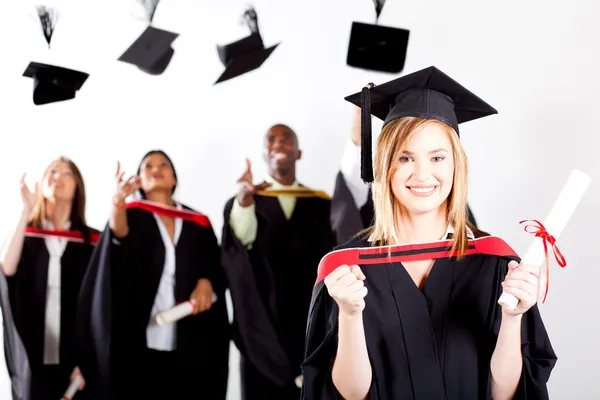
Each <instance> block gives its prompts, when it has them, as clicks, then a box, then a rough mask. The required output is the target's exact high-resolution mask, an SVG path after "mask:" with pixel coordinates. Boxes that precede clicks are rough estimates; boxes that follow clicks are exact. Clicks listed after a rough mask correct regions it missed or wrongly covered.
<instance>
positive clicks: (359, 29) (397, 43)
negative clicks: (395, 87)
mask: <svg viewBox="0 0 600 400" xmlns="http://www.w3.org/2000/svg"><path fill="white" fill-rule="evenodd" d="M373 2H374V3H375V11H376V13H377V20H378V19H379V15H380V14H381V10H382V9H383V5H384V4H385V0H373ZM409 35H410V32H409V31H408V30H406V29H401V28H392V27H388V26H381V25H377V24H375V25H373V24H365V23H361V22H353V23H352V30H351V31H350V41H349V43H348V54H347V57H346V64H347V65H349V66H352V67H356V68H361V69H366V70H373V71H380V72H389V73H399V72H402V70H403V69H404V63H405V61H406V50H407V48H408V38H409Z"/></svg>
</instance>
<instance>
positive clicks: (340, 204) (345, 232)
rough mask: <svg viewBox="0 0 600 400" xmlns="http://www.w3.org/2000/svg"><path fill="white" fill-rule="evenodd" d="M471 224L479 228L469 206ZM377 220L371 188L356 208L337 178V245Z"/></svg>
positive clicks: (333, 214) (342, 180)
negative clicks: (362, 203)
mask: <svg viewBox="0 0 600 400" xmlns="http://www.w3.org/2000/svg"><path fill="white" fill-rule="evenodd" d="M467 212H468V219H469V222H471V224H472V225H473V226H474V227H477V221H476V220H475V216H474V215H473V213H472V212H471V209H470V208H469V207H468V206H467ZM374 219H375V209H374V206H373V197H372V195H371V189H370V188H369V196H368V197H367V202H366V203H365V204H364V205H363V206H362V207H361V208H358V207H357V206H356V202H355V201H354V197H352V192H351V191H350V189H349V188H348V184H347V183H346V179H345V178H344V175H343V174H342V172H338V174H337V176H336V178H335V188H334V191H333V198H332V199H331V227H332V229H333V231H334V232H335V236H336V241H337V243H346V242H347V241H349V240H350V239H352V238H353V237H354V235H356V234H357V233H358V232H360V231H362V230H363V229H366V228H368V227H370V226H371V224H372V223H373V221H374Z"/></svg>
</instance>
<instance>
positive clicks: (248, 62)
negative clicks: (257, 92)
mask: <svg viewBox="0 0 600 400" xmlns="http://www.w3.org/2000/svg"><path fill="white" fill-rule="evenodd" d="M244 19H245V22H246V23H247V24H248V27H249V28H250V31H251V32H252V33H251V34H250V35H249V36H246V37H245V38H242V39H240V40H238V41H236V42H233V43H229V44H227V45H217V53H218V54H219V59H220V60H221V62H222V63H223V65H224V66H225V71H223V73H222V74H221V76H220V77H219V79H217V81H216V82H215V83H214V84H215V85H216V84H217V83H219V82H223V81H226V80H229V79H232V78H235V77H237V76H240V75H243V74H245V73H247V72H250V71H253V70H255V69H257V68H259V67H260V66H261V65H262V64H263V63H264V62H265V61H266V60H267V58H269V56H270V55H271V53H272V52H273V51H274V50H275V48H277V46H279V44H280V43H276V44H275V45H273V46H271V47H269V48H265V46H264V44H263V41H262V37H261V36H260V32H259V31H258V18H257V16H256V12H255V11H254V9H252V8H250V9H249V10H247V11H246V12H245V13H244Z"/></svg>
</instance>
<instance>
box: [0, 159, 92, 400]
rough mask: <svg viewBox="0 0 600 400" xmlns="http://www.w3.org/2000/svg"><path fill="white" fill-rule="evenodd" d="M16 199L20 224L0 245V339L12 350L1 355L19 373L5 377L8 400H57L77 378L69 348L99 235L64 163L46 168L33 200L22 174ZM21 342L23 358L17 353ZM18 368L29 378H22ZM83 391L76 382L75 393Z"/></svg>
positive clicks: (74, 173)
mask: <svg viewBox="0 0 600 400" xmlns="http://www.w3.org/2000/svg"><path fill="white" fill-rule="evenodd" d="M21 198H22V201H23V208H22V210H21V215H20V218H19V222H18V224H17V226H16V228H15V229H14V232H13V233H12V235H11V236H10V237H9V238H8V240H7V241H6V242H5V244H4V247H3V249H2V254H1V261H0V263H1V266H2V272H3V274H4V275H5V276H6V278H7V284H8V291H9V295H8V298H9V299H10V301H9V303H10V305H9V306H10V310H11V313H12V317H13V319H14V320H13V321H6V320H5V326H4V329H5V337H9V338H10V339H9V340H8V341H7V343H5V346H7V347H8V346H14V347H15V348H13V349H7V353H9V352H10V353H11V354H13V355H16V356H15V357H11V359H10V360H9V362H8V364H9V365H8V369H9V373H10V372H11V371H18V372H21V373H15V374H11V379H13V382H12V385H13V393H15V392H21V393H27V392H29V393H30V397H25V398H28V399H32V400H38V399H39V400H41V399H51V400H56V399H60V398H61V397H62V396H63V394H64V393H65V391H66V390H67V388H68V386H69V384H70V381H71V380H72V379H73V378H74V377H75V376H77V375H81V374H80V371H79V368H78V367H77V365H78V364H77V358H78V354H77V349H76V348H75V345H74V343H75V335H76V314H77V301H78V295H79V290H80V286H81V284H82V281H83V278H84V275H85V272H86V268H87V265H88V262H89V260H90V257H91V255H92V252H93V250H94V244H95V241H96V240H97V236H98V232H97V231H95V230H94V229H92V228H90V227H89V226H88V225H87V223H86V219H85V201H86V197H85V185H84V182H83V178H82V176H81V173H80V172H79V169H78V168H77V166H76V165H75V163H73V161H71V160H69V159H68V158H66V157H60V158H58V159H56V160H55V161H53V162H52V163H51V164H50V165H49V166H48V168H47V169H46V171H45V172H44V175H43V179H42V183H41V190H40V188H39V185H37V184H36V189H35V191H34V193H32V192H31V191H30V189H29V188H28V187H27V185H26V183H25V175H24V176H23V178H22V179H21ZM3 297H4V296H3ZM5 306H7V305H6V304H2V307H5ZM7 322H8V323H7ZM17 337H18V338H19V339H20V340H17V339H15V338H17ZM21 343H22V346H23V347H24V350H25V351H26V353H27V354H26V355H25V354H19V352H21V353H22V350H20V348H19V347H17V346H19V345H20V344H21ZM21 349H22V348H21ZM27 363H28V364H29V368H27V367H26V364H27ZM11 364H12V365H11ZM23 368H25V369H29V370H30V375H29V373H22V372H23ZM80 378H81V376H80ZM16 380H19V382H17V381H16ZM84 386H85V382H84V380H83V379H81V384H80V385H79V389H83V388H84ZM85 394H86V392H85V391H83V392H80V393H79V394H78V395H77V396H78V398H83V396H84V395H85Z"/></svg>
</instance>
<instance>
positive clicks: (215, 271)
mask: <svg viewBox="0 0 600 400" xmlns="http://www.w3.org/2000/svg"><path fill="white" fill-rule="evenodd" d="M198 229H201V230H202V232H203V234H202V235H201V240H200V242H199V243H198V247H197V251H199V252H200V254H199V255H198V259H200V260H202V263H199V264H198V265H197V267H196V268H197V272H196V275H197V279H202V278H206V279H208V280H209V281H210V283H211V284H212V287H213V291H214V292H215V293H216V294H217V295H223V294H224V293H225V289H226V288H227V283H226V279H225V274H224V272H223V267H222V266H221V248H220V246H219V242H218V241H217V236H216V235H215V231H214V230H213V228H212V227H199V228H198Z"/></svg>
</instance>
